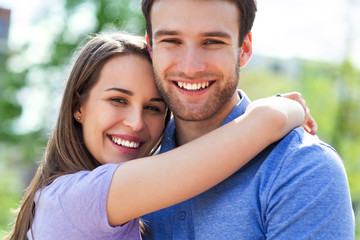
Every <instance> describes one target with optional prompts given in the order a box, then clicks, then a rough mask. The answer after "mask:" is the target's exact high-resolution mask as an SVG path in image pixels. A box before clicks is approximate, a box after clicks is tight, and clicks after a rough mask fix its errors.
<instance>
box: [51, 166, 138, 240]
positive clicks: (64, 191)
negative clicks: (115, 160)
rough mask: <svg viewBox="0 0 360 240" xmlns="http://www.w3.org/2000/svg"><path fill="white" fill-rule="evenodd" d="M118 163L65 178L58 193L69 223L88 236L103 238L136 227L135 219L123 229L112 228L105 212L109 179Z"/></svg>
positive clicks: (118, 227)
mask: <svg viewBox="0 0 360 240" xmlns="http://www.w3.org/2000/svg"><path fill="white" fill-rule="evenodd" d="M118 166H119V164H104V165H102V166H100V167H97V168H96V169H94V170H93V171H81V172H78V173H75V174H70V175H67V176H65V178H64V179H59V180H60V181H63V182H62V183H61V184H59V186H60V187H59V188H58V190H57V195H58V200H59V203H60V207H61V208H62V210H63V212H64V215H65V216H66V218H67V219H68V220H69V221H70V222H71V224H72V225H73V226H74V227H76V228H78V230H79V231H80V232H83V233H84V234H85V235H87V236H92V237H94V238H95V239H100V238H105V236H106V234H108V235H113V234H114V233H116V232H117V233H118V232H119V230H120V228H123V229H124V231H125V232H127V231H128V230H127V229H126V228H137V229H138V226H137V222H136V221H138V219H135V220H134V221H131V222H129V223H127V224H125V225H124V226H122V227H120V226H116V227H112V226H111V225H110V224H109V221H108V218H107V211H106V200H107V196H108V192H109V187H110V183H111V180H112V176H113V174H114V172H115V170H116V168H117V167H118Z"/></svg>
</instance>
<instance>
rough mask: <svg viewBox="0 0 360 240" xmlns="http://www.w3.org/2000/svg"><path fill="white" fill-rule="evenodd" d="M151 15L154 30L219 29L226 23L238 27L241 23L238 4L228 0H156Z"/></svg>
mask: <svg viewBox="0 0 360 240" xmlns="http://www.w3.org/2000/svg"><path fill="white" fill-rule="evenodd" d="M150 17H151V24H152V30H153V31H156V30H158V29H156V28H158V27H160V28H165V29H166V30H171V28H173V27H175V28H176V27H178V26H181V27H188V28H187V29H186V31H190V29H194V28H196V27H201V28H204V30H205V29H209V30H210V31H219V30H221V29H220V28H222V27H223V25H226V24H228V25H229V26H232V27H235V28H236V29H238V25H239V21H238V20H239V13H238V9H237V7H236V5H235V4H234V3H233V2H231V1H226V0H156V1H155V2H154V5H153V6H152V9H151V15H150ZM216 28H218V29H216Z"/></svg>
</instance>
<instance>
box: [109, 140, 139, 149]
mask: <svg viewBox="0 0 360 240" xmlns="http://www.w3.org/2000/svg"><path fill="white" fill-rule="evenodd" d="M111 140H112V141H113V142H114V143H116V144H117V145H119V146H122V147H127V148H138V147H139V146H140V143H138V142H132V141H129V140H124V139H121V138H116V137H111Z"/></svg>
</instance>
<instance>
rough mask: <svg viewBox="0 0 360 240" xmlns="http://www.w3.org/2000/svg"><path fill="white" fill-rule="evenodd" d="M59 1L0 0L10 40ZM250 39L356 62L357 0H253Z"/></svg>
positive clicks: (278, 53) (285, 50)
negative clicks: (7, 11)
mask: <svg viewBox="0 0 360 240" xmlns="http://www.w3.org/2000/svg"><path fill="white" fill-rule="evenodd" d="M59 3H61V1H59V0H30V1H24V0H0V6H1V7H6V8H10V9H11V10H12V18H11V24H12V25H11V32H10V44H15V45H16V44H21V43H22V41H24V40H26V35H31V32H32V29H31V28H32V22H33V20H34V19H35V18H36V17H37V14H38V13H39V12H40V11H41V9H50V8H51V7H53V6H56V5H57V4H59ZM350 3H351V5H350ZM49 31H50V30H49ZM24 36H25V37H24ZM348 39H350V41H349V42H348V45H349V48H348V49H347V47H346V46H345V45H346V42H347V41H348ZM253 44H254V46H253V48H254V53H255V54H259V55H266V56H272V57H281V58H289V57H300V58H310V59H319V60H325V61H330V62H333V61H335V62H337V61H341V60H342V59H343V57H344V55H345V53H346V52H347V51H349V52H350V57H351V59H352V60H353V61H354V62H355V63H356V65H357V66H358V67H360V1H359V0H331V1H329V0H316V1H314V0H258V13H257V17H256V20H255V24H254V28H253ZM356 53H357V54H356Z"/></svg>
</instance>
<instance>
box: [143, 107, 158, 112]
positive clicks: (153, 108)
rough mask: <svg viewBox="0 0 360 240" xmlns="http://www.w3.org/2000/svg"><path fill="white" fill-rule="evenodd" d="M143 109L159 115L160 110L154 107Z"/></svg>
mask: <svg viewBox="0 0 360 240" xmlns="http://www.w3.org/2000/svg"><path fill="white" fill-rule="evenodd" d="M145 109H146V110H149V111H152V112H155V113H160V112H161V110H160V108H158V107H155V106H147V107H145Z"/></svg>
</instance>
